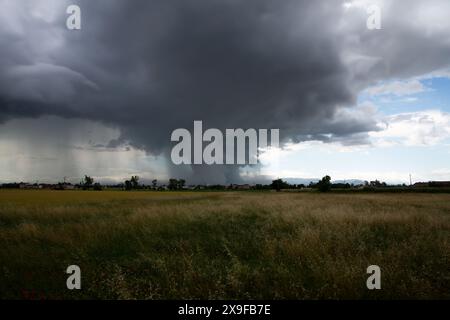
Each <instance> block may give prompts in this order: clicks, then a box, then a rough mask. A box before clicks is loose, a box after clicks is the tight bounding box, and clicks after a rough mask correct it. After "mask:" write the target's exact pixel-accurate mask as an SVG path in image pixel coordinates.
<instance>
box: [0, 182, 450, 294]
mask: <svg viewBox="0 0 450 320" xmlns="http://www.w3.org/2000/svg"><path fill="white" fill-rule="evenodd" d="M0 261H1V262H0V265H1V275H0V277H1V278H0V297H2V298H50V299H60V298H73V299H85V298H100V299H174V298H177V299H178V298H179V299H192V298H211V299H247V298H249V299H321V298H325V299H361V298H362V299H405V298H413V299H422V298H423V299H431V298H450V271H449V266H450V195H446V194H423V195H422V194H314V193H311V194H309V193H308V194H305V193H270V192H268V193H251V192H231V193H214V192H211V193H199V192H195V193H184V192H183V193H172V192H170V193H169V192H167V193H152V192H81V191H74V192H54V191H0ZM72 264H76V265H79V266H80V267H81V270H82V290H81V291H69V290H67V289H66V286H65V285H66V277H67V275H66V274H65V269H66V268H67V266H68V265H72ZM373 264H376V265H379V266H380V267H381V270H382V290H377V291H369V290H368V289H367V288H366V279H367V277H368V275H367V274H366V268H367V267H368V266H369V265H373Z"/></svg>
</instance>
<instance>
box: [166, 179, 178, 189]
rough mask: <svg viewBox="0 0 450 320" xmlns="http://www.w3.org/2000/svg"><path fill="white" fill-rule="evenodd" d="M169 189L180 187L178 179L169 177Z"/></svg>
mask: <svg viewBox="0 0 450 320" xmlns="http://www.w3.org/2000/svg"><path fill="white" fill-rule="evenodd" d="M167 187H168V188H169V190H177V189H178V180H177V179H169V185H168V186H167Z"/></svg>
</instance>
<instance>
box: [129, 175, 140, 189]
mask: <svg viewBox="0 0 450 320" xmlns="http://www.w3.org/2000/svg"><path fill="white" fill-rule="evenodd" d="M130 182H131V185H132V187H133V189H137V188H138V187H139V177H138V176H132V177H131V179H130Z"/></svg>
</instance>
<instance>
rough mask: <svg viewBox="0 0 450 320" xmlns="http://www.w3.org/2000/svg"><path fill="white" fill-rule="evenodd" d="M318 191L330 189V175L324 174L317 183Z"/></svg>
mask: <svg viewBox="0 0 450 320" xmlns="http://www.w3.org/2000/svg"><path fill="white" fill-rule="evenodd" d="M317 188H318V189H319V191H320V192H328V191H330V190H331V177H330V176H325V177H323V178H322V180H320V181H319V182H318V183H317Z"/></svg>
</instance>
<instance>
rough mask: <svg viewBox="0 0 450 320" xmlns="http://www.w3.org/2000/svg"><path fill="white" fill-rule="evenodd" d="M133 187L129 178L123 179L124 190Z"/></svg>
mask: <svg viewBox="0 0 450 320" xmlns="http://www.w3.org/2000/svg"><path fill="white" fill-rule="evenodd" d="M131 189H133V184H132V183H131V181H130V180H125V190H131Z"/></svg>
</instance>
